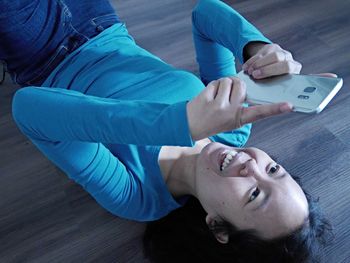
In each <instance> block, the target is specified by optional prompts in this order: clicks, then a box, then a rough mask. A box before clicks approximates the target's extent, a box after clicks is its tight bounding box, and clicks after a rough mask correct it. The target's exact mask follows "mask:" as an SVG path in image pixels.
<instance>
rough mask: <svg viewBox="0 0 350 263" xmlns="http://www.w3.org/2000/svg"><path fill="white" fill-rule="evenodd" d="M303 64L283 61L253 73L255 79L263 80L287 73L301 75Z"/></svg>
mask: <svg viewBox="0 0 350 263" xmlns="http://www.w3.org/2000/svg"><path fill="white" fill-rule="evenodd" d="M300 70H301V64H300V63H299V62H296V61H282V62H277V63H274V64H271V65H267V66H264V67H262V68H259V69H257V70H254V71H253V72H252V75H253V77H254V78H255V79H263V78H267V77H271V76H278V75H282V74H286V73H299V72H300Z"/></svg>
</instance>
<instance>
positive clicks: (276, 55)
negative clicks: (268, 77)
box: [251, 51, 287, 69]
mask: <svg viewBox="0 0 350 263" xmlns="http://www.w3.org/2000/svg"><path fill="white" fill-rule="evenodd" d="M285 60H287V54H285V53H284V52H282V51H278V52H272V53H269V54H266V55H265V56H263V57H262V58H260V59H257V60H256V61H255V62H254V63H253V64H252V65H251V67H253V68H254V69H259V68H261V67H263V66H267V65H271V64H273V63H277V62H280V61H285Z"/></svg>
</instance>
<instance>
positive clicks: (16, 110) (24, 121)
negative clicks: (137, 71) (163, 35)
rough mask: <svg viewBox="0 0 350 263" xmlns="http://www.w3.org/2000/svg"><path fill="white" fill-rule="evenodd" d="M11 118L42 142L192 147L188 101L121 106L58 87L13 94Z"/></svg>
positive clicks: (27, 90) (125, 104)
mask: <svg viewBox="0 0 350 263" xmlns="http://www.w3.org/2000/svg"><path fill="white" fill-rule="evenodd" d="M13 116H14V119H15V120H16V122H17V124H18V125H19V127H20V128H21V130H22V131H23V132H24V133H25V134H26V135H27V136H29V137H31V138H34V139H38V140H44V141H51V142H52V141H53V142H55V141H88V142H103V143H116V144H136V145H178V146H193V145H194V142H193V141H192V138H191V133H190V130H189V126H188V122H187V117H186V101H184V102H179V103H176V104H165V103H153V102H146V101H125V100H124V101H123V100H115V99H106V98H99V97H94V96H88V95H84V94H82V93H80V92H76V91H72V90H65V89H60V88H42V87H40V88H35V87H28V88H24V89H21V90H19V91H18V92H17V93H16V95H15V97H14V100H13Z"/></svg>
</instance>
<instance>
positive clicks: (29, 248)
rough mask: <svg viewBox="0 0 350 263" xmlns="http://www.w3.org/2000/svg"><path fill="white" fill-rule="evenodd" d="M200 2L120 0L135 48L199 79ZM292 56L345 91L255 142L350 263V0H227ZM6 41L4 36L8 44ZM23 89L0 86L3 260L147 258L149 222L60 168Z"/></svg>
mask: <svg viewBox="0 0 350 263" xmlns="http://www.w3.org/2000/svg"><path fill="white" fill-rule="evenodd" d="M195 2H196V1H194V0H192V1H187V0H186V1H185V0H180V1H179V0H153V1H145V0H128V1H124V0H114V1H112V3H113V5H114V7H115V8H116V9H117V11H118V14H119V16H120V17H121V19H122V20H123V21H124V22H125V23H126V25H127V27H128V30H129V32H130V33H131V35H132V36H133V37H134V38H135V40H136V41H137V43H138V44H139V45H141V46H142V47H144V48H146V49H147V50H149V51H151V52H153V53H154V54H155V55H157V56H159V57H160V58H162V59H163V60H164V61H166V62H168V63H170V64H172V65H174V66H176V67H179V68H182V69H185V70H189V71H191V72H194V73H195V74H198V66H197V65H196V63H195V54H194V47H193V43H192V35H191V9H192V7H193V6H194V5H195ZM226 2H227V3H228V4H230V5H231V6H233V7H234V8H235V9H236V10H238V11H239V12H240V13H242V14H243V15H244V16H246V17H247V19H248V20H249V21H251V22H253V23H254V24H255V25H256V26H257V27H258V28H259V29H260V30H261V31H262V32H264V34H265V35H266V36H268V37H269V38H271V39H272V40H273V41H275V42H277V43H279V44H281V46H282V47H284V48H286V49H288V50H291V51H292V53H293V55H294V57H295V58H296V59H297V60H299V61H300V62H302V64H303V72H304V73H305V74H308V73H316V72H335V73H337V74H338V75H339V76H341V77H343V79H344V87H343V89H342V90H341V91H340V92H339V94H338V95H337V96H336V97H335V99H334V100H333V101H332V102H331V104H330V105H329V106H328V107H327V108H326V109H325V110H324V112H322V113H321V114H319V115H307V114H297V113H292V114H289V115H286V116H278V117H274V118H271V119H268V120H263V121H260V122H258V123H256V124H255V125H254V128H253V133H252V136H251V139H250V141H249V143H248V145H249V146H255V147H260V148H262V149H263V150H266V151H267V152H269V153H272V154H273V155H275V156H277V157H278V160H279V161H280V162H281V163H282V164H283V165H284V166H285V167H286V168H287V169H288V170H289V171H290V173H291V174H294V175H297V176H300V177H301V178H302V182H303V185H304V187H305V189H306V190H307V191H308V192H310V193H311V194H312V195H314V196H315V197H319V202H320V206H321V207H322V208H323V210H324V212H325V213H326V215H328V217H329V218H330V220H331V222H332V223H333V225H334V230H335V235H336V239H335V241H334V243H333V244H332V245H331V246H329V247H327V249H326V256H327V257H326V262H329V263H348V262H350V251H349V247H350V227H349V226H350V202H349V197H350V195H349V191H350V169H349V160H350V116H349V115H350V91H349V88H348V83H349V80H350V73H349V68H350V67H349V66H350V62H349V61H350V52H348V47H349V46H350V37H349V32H350V31H349V30H350V19H349V18H348V17H349V15H348V13H349V10H350V1H344V0H335V1H328V0H318V1H316V0H310V1H301V0H295V1H290V0H279V1H277V0H266V1H259V0H248V1H247V0H237V1H235V0H230V1H226ZM0 41H1V40H0ZM16 90H17V87H16V86H15V85H13V84H11V82H10V80H9V76H7V79H6V81H5V83H4V84H3V85H1V86H0V262H6V263H7V262H35V263H37V262H43V263H44V262H45V263H46V262H75V263H76V262H84V263H85V262H107V263H108V262H117V263H118V262H120V263H124V262H128V263H129V262H137V263H139V262H141V263H142V262H147V260H144V259H143V256H142V243H141V238H142V233H143V231H144V228H145V225H144V224H142V223H136V222H131V221H128V220H123V219H120V218H118V217H115V216H113V215H111V214H110V213H108V212H106V211H105V210H104V209H103V208H101V207H100V206H99V205H98V204H97V203H96V202H95V201H94V199H93V198H92V197H90V196H89V195H88V194H87V193H86V192H85V191H84V190H83V189H82V188H81V187H80V186H78V185H76V184H74V183H73V182H72V181H70V180H69V179H67V177H66V176H65V175H64V174H63V173H62V172H61V171H60V170H59V169H58V168H56V167H55V166H53V165H52V163H51V162H50V161H48V160H47V159H46V158H45V157H44V156H43V155H42V154H41V153H40V152H39V151H38V150H37V149H36V148H35V147H34V146H33V145H32V144H31V143H30V142H29V141H28V140H27V139H26V138H25V137H24V136H23V135H22V134H21V133H20V132H19V130H18V129H17V127H16V125H15V124H14V122H13V119H12V116H11V102H12V97H13V94H14V93H15V91H16Z"/></svg>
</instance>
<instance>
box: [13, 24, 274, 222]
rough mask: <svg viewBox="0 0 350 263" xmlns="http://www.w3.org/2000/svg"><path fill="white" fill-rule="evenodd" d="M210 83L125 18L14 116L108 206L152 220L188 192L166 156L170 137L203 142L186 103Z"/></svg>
mask: <svg viewBox="0 0 350 263" xmlns="http://www.w3.org/2000/svg"><path fill="white" fill-rule="evenodd" d="M254 32H255V31H254ZM259 39H260V40H264V41H268V40H266V39H265V38H264V37H263V36H262V35H261V36H260V38H259V37H257V33H256V32H255V35H252V37H251V40H259ZM241 41H243V42H244V41H246V42H248V39H247V38H242V40H241ZM239 46H240V47H241V46H242V45H239ZM203 88H204V85H203V84H202V82H201V81H200V80H199V79H198V78H197V77H196V76H194V75H193V74H191V73H189V72H186V71H183V70H178V69H175V68H174V67H172V66H170V65H168V64H166V63H164V62H163V61H162V60H161V59H159V58H158V57H156V56H154V55H152V54H151V53H149V52H147V51H146V50H144V49H142V48H140V47H139V46H137V45H136V44H135V42H134V40H133V38H132V37H131V36H130V35H129V34H128V32H127V30H126V28H125V26H124V24H122V23H119V24H115V25H113V26H112V27H110V28H108V29H106V30H105V31H103V32H102V33H101V34H99V35H98V36H97V37H95V38H93V39H91V40H89V41H88V42H87V43H85V44H84V45H83V46H81V47H80V48H78V49H77V50H75V51H74V52H73V53H72V54H70V55H69V56H68V57H67V58H66V59H65V60H64V61H63V62H62V63H61V64H60V65H59V66H58V67H57V68H56V69H55V70H54V71H53V72H52V73H51V75H50V76H49V77H48V79H47V80H46V81H45V82H44V84H43V85H42V87H27V88H23V89H21V90H19V91H18V92H17V93H16V95H15V97H14V101H13V116H14V119H15V121H16V122H17V124H18V126H19V128H20V129H21V130H22V132H23V133H24V134H26V135H27V136H28V137H29V138H30V140H31V141H32V142H33V143H34V144H35V145H36V146H37V147H38V148H39V149H40V150H41V151H42V152H43V153H44V154H45V155H46V156H47V157H48V158H49V159H50V160H52V161H53V162H54V163H55V164H56V165H57V166H58V167H60V168H61V169H62V170H63V171H64V172H65V173H66V174H67V175H68V176H69V177H70V178H71V179H72V180H74V181H75V182H77V183H79V184H80V185H82V187H84V189H86V190H87V191H88V192H89V193H90V194H91V195H92V196H93V197H94V198H95V199H96V200H97V202H98V203H100V204H101V205H102V206H103V207H104V208H106V209H107V210H108V211H110V212H111V213H113V214H115V215H118V216H121V217H124V218H128V219H133V220H139V221H150V220H155V219H159V218H161V217H163V216H165V215H167V214H168V213H169V212H170V211H172V210H174V209H176V208H178V207H180V206H181V205H182V204H183V202H184V200H182V199H178V200H176V199H174V198H173V197H172V195H171V194H170V192H169V191H168V189H167V187H166V184H165V182H164V180H163V178H162V175H161V171H160V167H159V164H158V156H159V151H160V149H161V146H162V145H176V146H193V145H194V141H193V140H192V138H191V134H190V131H189V126H188V120H187V116H186V104H187V102H188V101H189V100H191V99H192V98H193V97H195V96H196V95H198V94H199V93H200V92H201V91H202V90H203ZM249 132H250V126H245V127H243V128H241V129H239V130H235V131H228V132H223V133H220V134H217V135H214V136H211V137H210V139H211V140H212V141H216V142H222V143H224V144H227V145H231V146H236V147H241V146H243V145H244V144H245V142H246V141H247V139H248V136H249Z"/></svg>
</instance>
